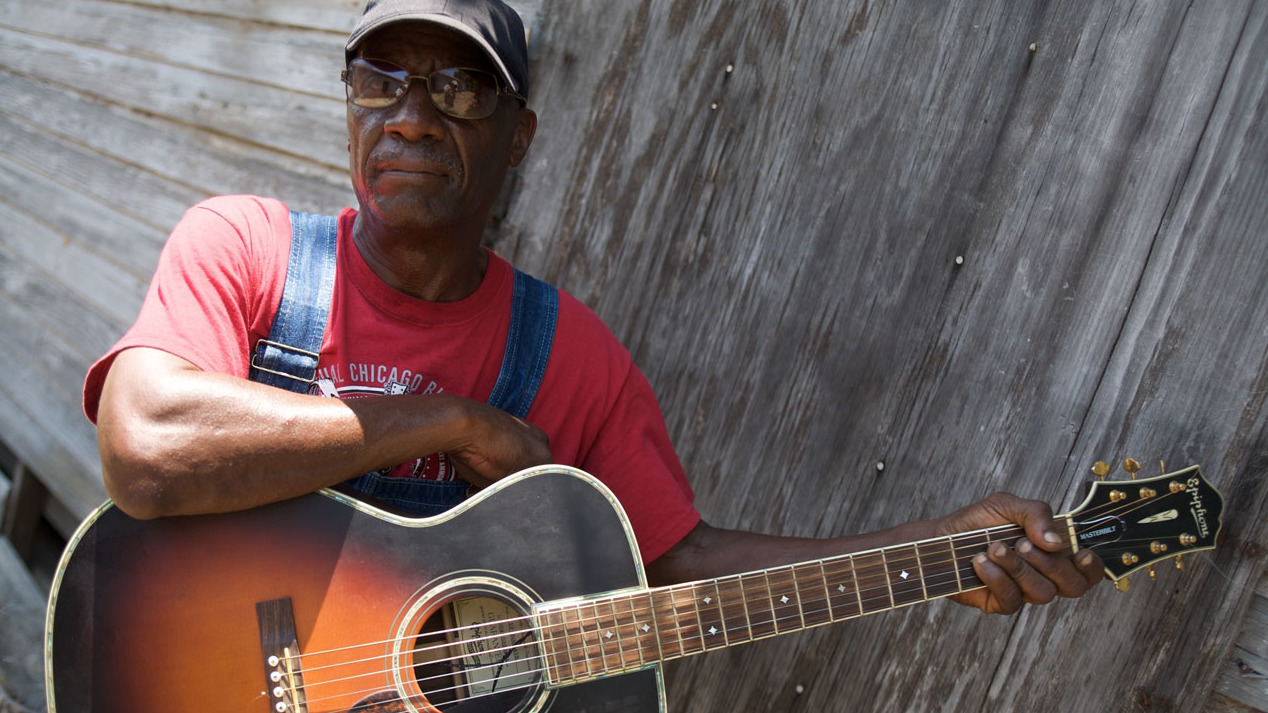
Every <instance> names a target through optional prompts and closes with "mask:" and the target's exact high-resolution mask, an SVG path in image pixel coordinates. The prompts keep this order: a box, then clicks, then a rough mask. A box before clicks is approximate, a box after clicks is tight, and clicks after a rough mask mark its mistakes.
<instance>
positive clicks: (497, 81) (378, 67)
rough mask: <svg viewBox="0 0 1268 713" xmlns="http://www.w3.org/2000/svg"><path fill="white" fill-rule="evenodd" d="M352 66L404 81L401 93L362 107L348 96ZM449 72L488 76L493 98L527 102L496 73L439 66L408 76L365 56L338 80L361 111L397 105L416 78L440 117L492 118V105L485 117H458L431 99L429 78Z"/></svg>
mask: <svg viewBox="0 0 1268 713" xmlns="http://www.w3.org/2000/svg"><path fill="white" fill-rule="evenodd" d="M356 63H360V64H362V65H365V66H368V67H370V68H371V69H372V70H373V71H376V72H378V73H379V74H383V75H386V76H389V77H392V78H393V79H397V80H403V81H404V82H405V88H404V89H403V90H402V91H401V93H400V94H399V95H398V96H397V97H396V98H395V99H393V100H392V101H391V102H388V103H387V104H383V105H382V106H366V105H365V104H360V103H358V102H357V100H356V99H354V98H353V96H352V70H353V67H352V65H353V64H356ZM386 67H396V68H397V71H388V70H387V69H386ZM453 71H463V72H471V73H473V74H477V75H482V76H486V77H489V78H491V79H492V80H493V88H494V91H495V92H496V96H498V97H504V96H508V97H513V98H515V99H518V100H519V102H520V105H521V106H526V105H527V104H528V99H527V98H525V97H524V96H523V95H521V94H520V93H518V92H516V91H515V90H513V89H511V88H510V87H508V86H506V85H505V84H504V83H503V81H502V78H501V77H499V76H498V74H497V73H496V72H490V71H488V70H484V69H475V68H473V67H442V68H440V69H437V70H436V71H434V72H431V73H430V74H409V70H407V69H405V68H404V67H401V66H400V65H398V64H396V63H395V62H389V61H387V60H382V59H370V58H366V57H357V58H355V59H353V60H352V61H350V62H349V63H348V67H347V69H345V70H343V71H342V72H340V73H339V79H340V81H342V82H343V83H344V86H345V94H346V95H347V100H348V101H349V102H351V103H352V105H353V106H357V107H360V108H362V109H386V108H388V107H391V106H395V105H396V103H397V102H399V101H400V100H401V99H402V98H403V97H404V96H405V95H406V94H408V93H409V89H410V87H412V86H413V85H414V80H415V79H418V80H422V82H423V85H424V86H425V87H426V90H427V98H428V99H429V100H430V101H431V103H432V106H434V107H436V110H437V111H439V112H440V113H442V114H444V115H445V116H448V117H452V118H454V119H462V120H464V121H478V120H480V119H487V118H489V117H490V116H493V112H494V111H497V105H496V103H495V104H494V107H493V110H491V111H490V112H489V113H488V114H485V115H484V116H460V115H457V114H453V113H452V112H450V111H449V110H448V109H447V108H446V107H444V106H442V105H441V104H440V103H439V102H437V101H436V98H435V96H434V95H433V94H432V92H431V78H432V76H434V75H436V74H440V73H443V72H453Z"/></svg>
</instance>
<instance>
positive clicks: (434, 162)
mask: <svg viewBox="0 0 1268 713" xmlns="http://www.w3.org/2000/svg"><path fill="white" fill-rule="evenodd" d="M370 166H372V167H373V168H374V170H375V171H392V170H406V171H425V172H427V173H442V174H445V175H449V176H455V177H461V176H462V175H463V173H464V171H463V168H462V162H460V161H458V160H457V159H456V158H455V157H453V156H450V155H448V154H446V153H445V152H443V151H439V150H436V149H434V148H424V147H417V146H414V147H398V148H389V149H384V150H380V151H376V152H374V153H372V154H371V155H370Z"/></svg>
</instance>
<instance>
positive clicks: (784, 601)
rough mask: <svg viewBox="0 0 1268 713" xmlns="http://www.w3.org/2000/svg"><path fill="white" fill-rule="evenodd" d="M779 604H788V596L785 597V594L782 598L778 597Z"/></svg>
mask: <svg viewBox="0 0 1268 713" xmlns="http://www.w3.org/2000/svg"><path fill="white" fill-rule="evenodd" d="M779 603H780V604H787V603H788V595H786V594H785V595H784V596H782V597H780V598H779Z"/></svg>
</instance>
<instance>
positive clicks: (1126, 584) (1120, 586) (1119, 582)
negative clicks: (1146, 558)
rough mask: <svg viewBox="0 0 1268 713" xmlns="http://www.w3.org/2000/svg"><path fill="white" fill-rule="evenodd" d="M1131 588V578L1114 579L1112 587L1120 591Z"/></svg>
mask: <svg viewBox="0 0 1268 713" xmlns="http://www.w3.org/2000/svg"><path fill="white" fill-rule="evenodd" d="M1131 588H1132V581H1131V579H1129V578H1127V577H1123V578H1121V579H1116V580H1114V589H1117V590H1118V591H1120V592H1126V591H1127V590H1128V589H1131Z"/></svg>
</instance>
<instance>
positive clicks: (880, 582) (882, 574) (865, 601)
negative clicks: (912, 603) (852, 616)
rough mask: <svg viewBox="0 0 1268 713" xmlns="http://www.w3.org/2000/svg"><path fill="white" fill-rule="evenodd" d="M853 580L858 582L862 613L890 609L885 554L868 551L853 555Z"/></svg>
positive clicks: (891, 602) (890, 601)
mask: <svg viewBox="0 0 1268 713" xmlns="http://www.w3.org/2000/svg"><path fill="white" fill-rule="evenodd" d="M854 581H855V582H857V583H858V592H859V607H860V608H861V609H862V613H864V614H871V613H872V612H878V611H884V610H886V609H892V608H893V606H894V601H893V599H892V598H891V597H890V594H889V574H888V573H887V572H886V570H885V556H884V555H883V554H881V553H880V552H869V553H866V554H858V555H855V556H854Z"/></svg>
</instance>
